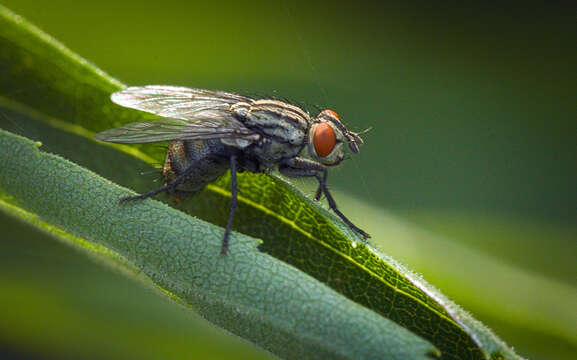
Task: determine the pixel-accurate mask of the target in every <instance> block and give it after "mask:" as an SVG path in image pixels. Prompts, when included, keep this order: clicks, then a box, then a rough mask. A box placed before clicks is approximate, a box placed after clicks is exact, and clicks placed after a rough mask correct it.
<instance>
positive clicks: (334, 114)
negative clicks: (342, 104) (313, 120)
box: [323, 109, 341, 121]
mask: <svg viewBox="0 0 577 360" xmlns="http://www.w3.org/2000/svg"><path fill="white" fill-rule="evenodd" d="M323 113H324V114H326V115H327V116H328V117H332V118H333V119H336V120H338V121H341V117H340V116H339V114H337V113H336V112H334V111H333V110H330V109H326V110H323Z"/></svg>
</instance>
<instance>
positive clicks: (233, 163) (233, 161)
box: [220, 155, 237, 255]
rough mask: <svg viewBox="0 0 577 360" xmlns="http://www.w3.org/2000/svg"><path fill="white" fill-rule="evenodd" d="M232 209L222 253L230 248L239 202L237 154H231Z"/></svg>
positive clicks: (223, 240)
mask: <svg viewBox="0 0 577 360" xmlns="http://www.w3.org/2000/svg"><path fill="white" fill-rule="evenodd" d="M230 183H231V189H230V194H231V195H230V211H229V213H228V221H227V222H226V228H225V230H224V237H223V238H222V248H221V249H220V254H221V255H226V251H227V249H228V238H229V236H230V230H231V228H232V220H233V219H234V212H235V210H236V203H237V193H236V155H231V156H230Z"/></svg>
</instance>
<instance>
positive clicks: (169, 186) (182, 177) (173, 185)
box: [120, 166, 195, 203]
mask: <svg viewBox="0 0 577 360" xmlns="http://www.w3.org/2000/svg"><path fill="white" fill-rule="evenodd" d="M194 170H195V167H194V166H191V167H189V168H188V169H186V170H184V172H183V173H182V174H180V175H178V177H177V178H176V179H174V181H173V182H171V183H170V184H166V185H164V186H163V187H161V188H159V189H156V190H152V191H150V192H147V193H146V194H142V195H136V196H127V197H123V198H122V199H120V202H121V203H123V202H127V201H134V200H143V199H147V198H149V197H152V196H154V195H157V194H160V193H162V192H165V191H168V192H172V191H175V188H176V187H177V186H178V185H180V184H181V183H182V182H184V181H185V180H186V178H188V177H189V176H190V174H192V172H193V171H194Z"/></svg>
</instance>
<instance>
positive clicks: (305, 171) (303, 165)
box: [279, 157, 371, 240]
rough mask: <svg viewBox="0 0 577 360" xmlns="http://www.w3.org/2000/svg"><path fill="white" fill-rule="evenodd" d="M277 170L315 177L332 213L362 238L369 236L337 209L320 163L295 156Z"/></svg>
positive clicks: (298, 175) (296, 175)
mask: <svg viewBox="0 0 577 360" xmlns="http://www.w3.org/2000/svg"><path fill="white" fill-rule="evenodd" d="M279 171H280V172H281V174H284V175H286V176H291V177H316V178H317V180H318V182H319V189H320V190H321V191H322V193H324V194H325V197H326V198H327V202H328V203H329V207H330V208H331V209H332V210H333V211H334V213H335V214H337V215H338V217H340V218H341V220H343V222H344V223H345V224H347V225H348V227H350V228H351V229H352V230H353V231H355V232H356V233H358V234H360V235H361V236H362V237H363V239H365V240H366V239H368V238H370V237H371V236H370V235H369V234H367V233H366V232H364V231H363V230H361V229H360V228H358V227H357V226H356V225H355V224H353V223H352V222H351V221H350V220H349V219H347V217H346V216H345V215H344V214H343V213H342V212H341V211H340V210H339V209H338V207H337V203H336V202H335V199H334V198H333V196H332V195H331V193H330V192H329V189H328V188H327V182H326V179H327V169H326V168H325V167H324V166H323V165H322V164H319V163H317V162H314V161H311V160H306V159H301V158H298V157H295V158H292V159H289V160H287V161H285V162H283V163H281V164H280V166H279ZM320 173H322V174H323V175H321V174H320Z"/></svg>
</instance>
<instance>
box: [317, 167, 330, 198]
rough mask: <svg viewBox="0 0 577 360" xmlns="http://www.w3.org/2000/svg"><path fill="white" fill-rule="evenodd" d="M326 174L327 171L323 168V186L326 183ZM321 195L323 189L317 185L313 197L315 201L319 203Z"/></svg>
mask: <svg viewBox="0 0 577 360" xmlns="http://www.w3.org/2000/svg"><path fill="white" fill-rule="evenodd" d="M327 174H328V171H327V169H326V168H325V170H324V174H323V180H324V183H325V184H326V183H327ZM322 195H323V187H322V185H321V184H320V183H319V187H318V189H317V192H316V194H315V197H314V199H315V201H319V200H320V199H321V196H322Z"/></svg>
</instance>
